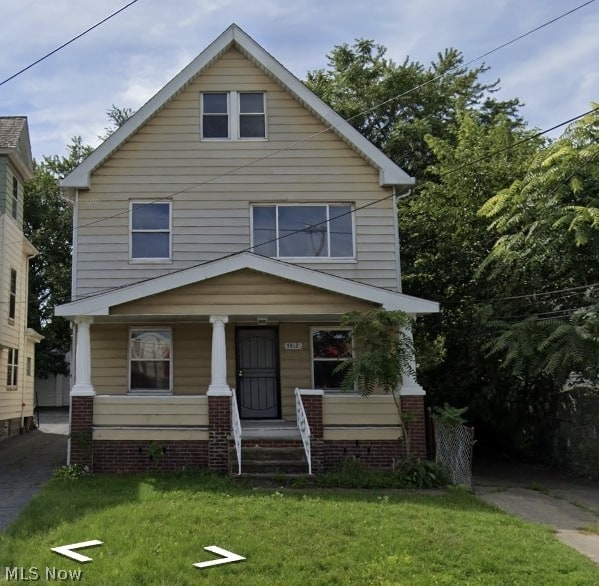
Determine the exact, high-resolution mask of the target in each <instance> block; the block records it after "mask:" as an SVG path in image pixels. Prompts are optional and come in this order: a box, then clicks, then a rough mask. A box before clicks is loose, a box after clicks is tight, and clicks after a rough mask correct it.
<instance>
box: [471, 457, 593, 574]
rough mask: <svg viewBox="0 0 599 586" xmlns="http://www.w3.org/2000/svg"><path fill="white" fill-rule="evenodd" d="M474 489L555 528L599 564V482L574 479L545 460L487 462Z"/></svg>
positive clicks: (476, 473)
mask: <svg viewBox="0 0 599 586" xmlns="http://www.w3.org/2000/svg"><path fill="white" fill-rule="evenodd" d="M474 494H475V495H476V496H478V497H479V498H480V499H482V500H483V501H485V502H486V503H488V504H491V505H495V506H496V507H499V508H500V509H502V510H504V511H505V512H507V513H510V514H512V515H515V516H517V517H520V518H521V519H524V520H526V521H531V522H534V523H540V524H542V525H546V526H548V527H551V528H552V529H554V530H555V532H556V536H557V538H558V539H559V540H560V541H562V542H563V543H565V544H566V545H569V546H570V547H573V548H574V549H576V550H578V551H579V552H581V553H583V554H584V555H586V556H587V557H589V558H591V559H592V560H593V561H594V562H595V563H597V564H599V535H597V534H596V533H591V532H589V531H585V528H594V530H595V531H598V530H599V483H597V482H585V481H583V480H573V479H572V478H569V477H565V476H563V475H560V474H559V473H558V472H556V471H553V470H551V469H548V468H546V467H542V466H532V465H523V464H508V463H497V462H493V463H490V462H489V463H482V464H479V465H478V466H475V468H474Z"/></svg>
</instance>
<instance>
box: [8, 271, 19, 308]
mask: <svg viewBox="0 0 599 586" xmlns="http://www.w3.org/2000/svg"><path fill="white" fill-rule="evenodd" d="M16 313H17V271H15V270H14V269H10V295H9V298H8V317H9V318H10V319H15V315H16Z"/></svg>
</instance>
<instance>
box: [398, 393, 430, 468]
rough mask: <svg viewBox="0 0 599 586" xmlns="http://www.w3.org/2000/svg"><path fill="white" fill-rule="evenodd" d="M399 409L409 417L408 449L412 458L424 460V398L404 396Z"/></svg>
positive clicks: (420, 396) (425, 454) (425, 452)
mask: <svg viewBox="0 0 599 586" xmlns="http://www.w3.org/2000/svg"><path fill="white" fill-rule="evenodd" d="M401 408H402V410H403V411H404V412H405V413H409V414H410V417H411V421H410V424H409V425H408V434H409V436H410V449H411V452H412V454H413V455H414V456H416V457H418V458H426V456H427V451H426V422H425V419H424V417H425V416H424V396H422V395H405V396H403V397H402V398H401Z"/></svg>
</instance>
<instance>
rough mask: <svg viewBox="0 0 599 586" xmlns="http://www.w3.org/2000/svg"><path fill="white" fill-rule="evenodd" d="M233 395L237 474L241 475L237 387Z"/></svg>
mask: <svg viewBox="0 0 599 586" xmlns="http://www.w3.org/2000/svg"><path fill="white" fill-rule="evenodd" d="M232 391H233V394H232V395H231V429H232V431H233V439H234V441H235V453H236V454H237V468H238V471H237V474H239V475H241V419H240V418H239V408H238V407H237V395H236V393H235V389H232Z"/></svg>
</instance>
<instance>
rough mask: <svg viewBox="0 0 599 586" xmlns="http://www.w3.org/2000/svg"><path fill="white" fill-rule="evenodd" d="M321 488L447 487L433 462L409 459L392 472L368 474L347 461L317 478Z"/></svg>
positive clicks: (358, 463) (355, 462) (359, 465)
mask: <svg viewBox="0 0 599 586" xmlns="http://www.w3.org/2000/svg"><path fill="white" fill-rule="evenodd" d="M314 484H315V485H316V486H318V487H321V488H368V489H383V488H438V487H441V486H446V485H447V477H446V476H445V474H444V473H443V471H442V469H441V468H440V467H439V466H438V465H437V464H436V463H435V462H432V461H431V460H423V459H420V458H416V457H413V456H411V457H408V458H407V459H406V460H405V461H404V462H402V464H401V465H400V466H399V467H398V468H397V469H396V470H393V471H380V470H378V471H374V470H369V469H368V468H367V467H366V466H365V465H364V464H363V463H362V462H361V461H360V460H358V459H356V458H345V459H344V460H342V461H341V462H340V463H339V465H338V466H337V467H336V468H335V469H334V470H332V471H331V472H326V473H323V474H320V475H318V476H317V477H316V478H315V480H314Z"/></svg>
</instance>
